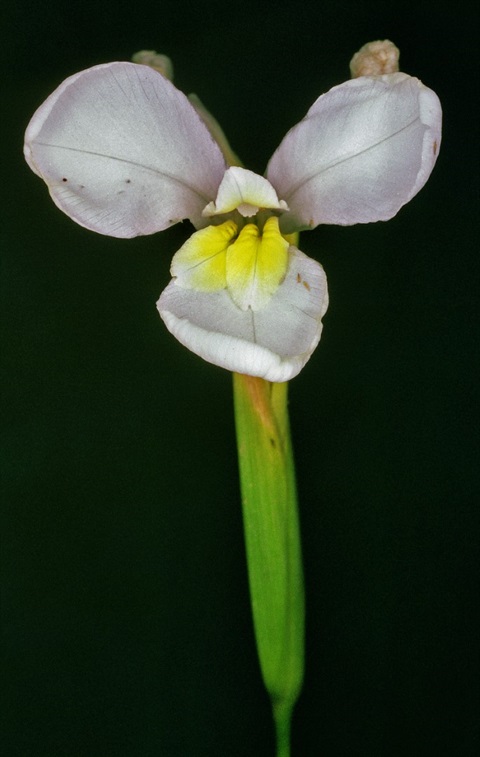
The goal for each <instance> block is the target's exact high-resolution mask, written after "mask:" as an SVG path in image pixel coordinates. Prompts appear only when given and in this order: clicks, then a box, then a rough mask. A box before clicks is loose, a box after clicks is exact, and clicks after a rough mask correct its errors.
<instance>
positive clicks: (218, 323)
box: [157, 247, 328, 381]
mask: <svg viewBox="0 0 480 757" xmlns="http://www.w3.org/2000/svg"><path fill="white" fill-rule="evenodd" d="M290 255H291V260H290V263H289V268H288V271H287V275H286V277H285V281H284V282H283V283H282V284H281V285H280V287H279V288H278V290H277V292H276V293H275V294H274V295H273V296H272V298H271V299H270V301H269V304H268V306H267V307H265V308H264V309H263V310H260V311H257V312H255V313H254V312H253V311H252V310H247V311H243V310H240V308H238V307H237V306H236V305H235V304H234V302H233V301H232V300H231V298H230V296H229V294H228V292H227V290H226V289H222V290H221V291H217V292H198V291H196V290H192V289H183V288H182V287H181V286H179V285H178V284H177V283H176V281H175V280H173V281H171V282H170V284H169V285H168V286H167V288H166V289H165V290H164V291H163V292H162V294H161V296H160V299H159V301H158V303H157V307H158V310H159V312H160V315H161V317H162V318H163V320H164V321H165V324H166V326H167V328H168V329H169V331H171V333H172V334H173V335H174V336H175V337H176V338H177V339H178V340H179V341H180V342H181V343H182V344H183V345H185V347H188V349H190V350H192V352H195V353H196V354H197V355H200V357H202V358H204V360H207V361H208V362H210V363H214V364H215V365H219V366H221V367H222V368H226V369H227V370H229V371H236V372H238V373H246V374H249V375H251V376H260V377H261V378H264V379H266V380H267V381H288V380H289V379H291V378H293V377H294V376H296V375H297V373H299V372H300V370H301V369H302V368H303V366H304V365H305V363H306V362H307V360H308V359H309V357H310V355H311V354H312V352H313V351H314V349H315V347H316V346H317V344H318V342H319V340H320V335H321V332H322V323H321V319H322V317H323V315H324V313H325V311H326V309H327V305H328V293H327V280H326V276H325V273H324V271H323V268H322V266H321V265H320V264H319V263H317V262H316V261H315V260H312V259H311V258H308V257H307V256H306V255H304V254H303V253H302V252H300V250H297V249H296V248H295V247H291V248H290Z"/></svg>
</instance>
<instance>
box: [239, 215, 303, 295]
mask: <svg viewBox="0 0 480 757" xmlns="http://www.w3.org/2000/svg"><path fill="white" fill-rule="evenodd" d="M288 248H289V244H288V242H287V240H286V239H284V238H283V237H282V235H281V234H280V231H279V229H278V218H276V217H275V216H271V217H270V218H268V219H267V221H266V222H265V225H264V227H263V234H261V233H260V230H259V229H258V226H256V225H255V224H253V223H249V224H247V225H246V226H244V227H243V229H242V230H241V232H240V234H239V236H238V238H237V239H236V240H235V242H233V244H231V245H230V246H229V248H228V250H227V286H228V290H229V292H230V295H231V297H232V299H233V301H234V302H235V304H236V305H238V307H239V308H241V309H242V310H248V308H251V309H252V310H261V308H263V307H265V305H266V304H267V303H268V301H269V300H270V297H271V296H272V294H274V293H275V292H276V291H277V289H278V287H279V285H280V284H281V282H282V281H283V279H284V277H285V273H286V271H287V265H288Z"/></svg>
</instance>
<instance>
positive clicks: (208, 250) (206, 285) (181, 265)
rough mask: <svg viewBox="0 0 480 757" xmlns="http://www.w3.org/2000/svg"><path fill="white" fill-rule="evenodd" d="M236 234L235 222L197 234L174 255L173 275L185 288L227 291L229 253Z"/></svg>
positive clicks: (202, 290) (197, 232)
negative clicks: (229, 246) (228, 250)
mask: <svg viewBox="0 0 480 757" xmlns="http://www.w3.org/2000/svg"><path fill="white" fill-rule="evenodd" d="M236 233H237V225H236V224H235V223H234V222H233V221H225V223H222V224H220V226H207V228H205V229H200V231H196V232H195V233H194V234H192V236H191V237H190V239H188V240H187V241H186V242H185V244H184V245H183V246H182V247H180V249H179V250H178V252H177V253H176V254H175V255H174V256H173V260H172V265H171V268H170V273H171V274H172V276H173V277H174V278H176V279H177V281H178V283H179V284H180V286H182V287H184V288H185V289H198V290H199V291H200V292H215V291H216V290H217V289H224V288H225V287H226V286H227V279H226V251H227V248H228V245H229V244H230V242H231V241H232V239H233V238H234V237H235V235H236Z"/></svg>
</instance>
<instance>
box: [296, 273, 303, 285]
mask: <svg viewBox="0 0 480 757" xmlns="http://www.w3.org/2000/svg"><path fill="white" fill-rule="evenodd" d="M301 280H302V277H301V276H300V274H299V273H297V284H300V282H301Z"/></svg>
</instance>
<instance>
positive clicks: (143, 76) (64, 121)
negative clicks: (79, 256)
mask: <svg viewBox="0 0 480 757" xmlns="http://www.w3.org/2000/svg"><path fill="white" fill-rule="evenodd" d="M25 157H26V159H27V162H28V163H29V165H30V167H31V168H32V169H33V170H34V171H35V173H37V174H38V175H39V176H41V177H42V178H43V179H44V180H45V181H46V183H47V184H48V187H49V190H50V194H51V195H52V198H53V200H54V202H55V203H56V204H57V205H58V207H59V208H61V210H63V211H64V212H65V213H67V215H69V216H70V217H71V218H73V220H75V221H77V223H79V224H80V225H82V226H85V227H87V228H88V229H92V230H93V231H97V232H100V233H101V234H108V235H110V236H115V237H133V236H137V235H139V234H151V233H153V232H155V231H160V230H161V229H164V228H166V227H168V226H170V225H172V224H173V223H177V222H178V221H179V220H181V219H183V218H190V219H191V220H192V221H193V223H194V224H198V225H203V224H204V221H202V210H203V208H204V207H205V205H206V203H207V202H208V201H209V200H211V198H212V197H215V195H216V192H217V189H218V186H219V184H220V182H221V180H222V177H223V174H224V171H225V168H226V166H225V161H224V158H223V156H222V154H221V151H220V148H219V147H218V145H217V143H216V142H215V141H214V140H213V138H212V137H211V135H210V133H209V131H208V129H207V127H206V126H205V124H204V123H203V121H202V120H201V119H200V117H199V116H198V114H197V113H196V111H195V109H194V108H193V107H192V105H191V104H190V103H189V101H188V99H187V98H186V97H185V95H184V94H182V92H179V90H177V89H176V88H175V87H174V86H173V84H171V83H170V82H169V81H168V80H167V79H165V78H164V77H163V76H161V75H160V74H159V73H157V72H156V71H154V70H152V69H151V68H149V67H147V66H141V65H136V64H133V63H108V64H105V65H100V66H95V67H93V68H90V69H87V70H86V71H82V72H80V73H78V74H75V75H74V76H71V77H69V78H68V79H66V80H65V81H64V82H63V84H61V85H60V86H59V87H58V88H57V89H56V90H55V92H53V94H51V95H50V97H49V98H48V99H47V100H46V101H45V102H44V103H43V105H41V106H40V108H39V109H38V110H37V111H36V113H35V114H34V116H33V118H32V120H31V121H30V124H29V126H28V128H27V131H26V134H25Z"/></svg>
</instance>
